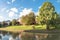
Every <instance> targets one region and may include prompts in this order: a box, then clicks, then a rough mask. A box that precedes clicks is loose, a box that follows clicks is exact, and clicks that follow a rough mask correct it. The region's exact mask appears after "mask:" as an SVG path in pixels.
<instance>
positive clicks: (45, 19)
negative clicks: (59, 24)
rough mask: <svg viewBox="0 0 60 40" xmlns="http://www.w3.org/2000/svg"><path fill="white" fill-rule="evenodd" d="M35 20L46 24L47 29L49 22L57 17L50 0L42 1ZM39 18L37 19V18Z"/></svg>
mask: <svg viewBox="0 0 60 40" xmlns="http://www.w3.org/2000/svg"><path fill="white" fill-rule="evenodd" d="M38 14H39V15H38V17H37V21H39V24H40V23H41V24H46V25H47V27H46V28H47V29H49V25H50V22H53V21H54V20H56V18H57V13H56V12H55V7H54V6H53V5H52V3H50V2H44V3H43V5H42V6H41V8H40V9H39V12H38ZM38 18H39V20H38Z"/></svg>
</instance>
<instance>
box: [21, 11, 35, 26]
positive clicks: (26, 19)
mask: <svg viewBox="0 0 60 40" xmlns="http://www.w3.org/2000/svg"><path fill="white" fill-rule="evenodd" d="M21 24H23V25H26V24H27V25H29V24H35V15H34V13H33V12H30V13H29V14H27V15H26V16H22V17H21Z"/></svg>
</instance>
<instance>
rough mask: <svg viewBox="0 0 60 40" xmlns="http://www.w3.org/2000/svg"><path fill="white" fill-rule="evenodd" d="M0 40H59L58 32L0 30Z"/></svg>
mask: <svg viewBox="0 0 60 40" xmlns="http://www.w3.org/2000/svg"><path fill="white" fill-rule="evenodd" d="M0 40H60V33H30V32H23V33H12V32H6V31H0Z"/></svg>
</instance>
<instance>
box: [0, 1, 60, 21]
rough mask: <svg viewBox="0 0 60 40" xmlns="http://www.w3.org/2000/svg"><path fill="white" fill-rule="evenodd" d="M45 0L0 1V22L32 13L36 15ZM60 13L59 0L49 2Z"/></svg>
mask: <svg viewBox="0 0 60 40" xmlns="http://www.w3.org/2000/svg"><path fill="white" fill-rule="evenodd" d="M45 1H46V0H0V21H4V20H12V19H17V18H19V17H21V16H22V15H24V16H25V15H26V14H28V13H29V12H31V11H33V12H34V13H35V14H37V12H38V10H39V8H40V7H41V6H42V4H43V3H44V2H45ZM49 1H50V2H51V3H52V4H53V5H54V6H55V10H56V12H58V13H60V0H49Z"/></svg>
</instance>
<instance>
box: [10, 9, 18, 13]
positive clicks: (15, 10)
mask: <svg viewBox="0 0 60 40" xmlns="http://www.w3.org/2000/svg"><path fill="white" fill-rule="evenodd" d="M10 10H11V11H13V12H18V9H17V8H11V9H10Z"/></svg>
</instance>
